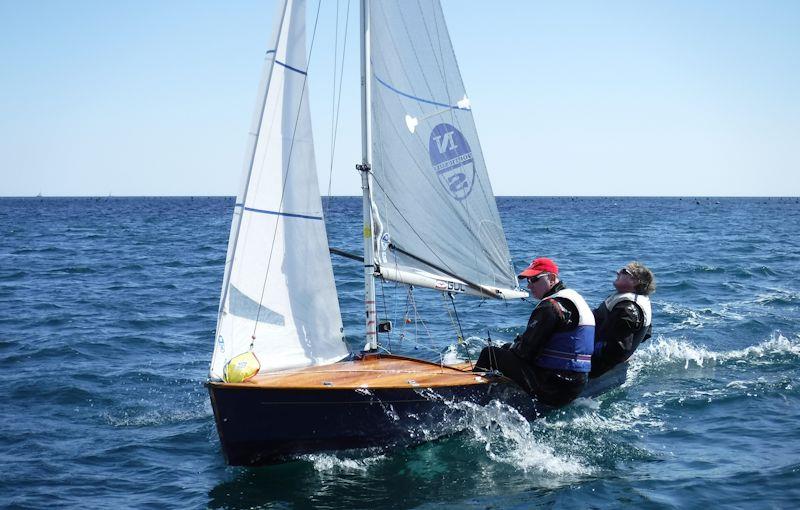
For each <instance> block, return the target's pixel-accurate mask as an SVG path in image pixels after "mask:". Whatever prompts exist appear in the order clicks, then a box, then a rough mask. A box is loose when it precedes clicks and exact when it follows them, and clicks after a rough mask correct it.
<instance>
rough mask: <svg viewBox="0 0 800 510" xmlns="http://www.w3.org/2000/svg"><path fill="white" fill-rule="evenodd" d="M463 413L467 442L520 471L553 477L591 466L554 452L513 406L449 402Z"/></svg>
mask: <svg viewBox="0 0 800 510" xmlns="http://www.w3.org/2000/svg"><path fill="white" fill-rule="evenodd" d="M452 405H453V406H454V407H458V408H459V409H460V410H462V411H465V414H464V416H463V417H462V418H461V420H460V423H459V426H460V427H461V430H463V431H464V432H466V433H467V434H468V437H469V440H470V441H473V442H476V443H478V444H479V445H481V446H482V447H483V449H484V451H485V452H486V455H487V456H488V457H489V458H490V459H491V460H493V461H495V462H502V463H504V464H508V465H511V466H514V467H515V468H518V469H521V470H523V471H529V470H536V471H540V472H543V473H548V474H553V475H585V474H589V473H592V472H593V469H592V468H591V466H588V465H586V464H584V463H583V462H582V461H581V459H580V458H576V457H574V456H572V455H570V454H563V453H557V452H556V450H555V449H554V448H553V447H552V446H551V445H548V444H547V443H546V442H545V441H543V440H542V438H541V437H539V435H538V434H537V431H536V429H535V428H533V427H532V426H531V424H530V423H529V422H528V421H527V420H526V419H525V418H524V417H523V416H522V415H520V414H519V413H518V412H517V410H516V409H514V408H513V407H511V406H509V405H507V404H504V403H502V402H499V401H497V400H495V401H492V402H490V403H489V404H488V405H486V406H478V405H475V404H472V403H469V402H461V403H453V404H452Z"/></svg>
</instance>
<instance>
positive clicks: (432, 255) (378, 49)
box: [369, 0, 526, 298]
mask: <svg viewBox="0 0 800 510" xmlns="http://www.w3.org/2000/svg"><path fill="white" fill-rule="evenodd" d="M369 10H370V14H369V19H370V29H369V33H370V43H371V48H370V52H371V64H372V78H371V80H372V81H371V84H370V87H371V89H370V90H371V109H372V161H371V163H372V170H373V187H372V193H373V198H374V210H373V229H374V232H375V239H376V255H375V259H376V262H377V264H378V265H379V266H380V272H381V274H382V276H383V277H384V278H386V279H390V280H397V281H401V282H404V283H410V284H415V285H421V286H425V287H432V288H437V289H440V290H449V291H456V292H460V291H463V292H471V293H477V294H480V295H490V296H494V297H506V298H507V297H521V296H525V295H526V294H525V293H523V292H520V291H518V290H515V289H517V280H516V277H515V274H514V270H513V266H512V264H511V262H510V256H509V252H508V245H507V244H506V239H505V234H504V233H503V228H502V225H501V223H500V217H499V214H498V212H497V205H496V203H495V199H494V194H493V193H492V188H491V184H490V183H489V178H488V174H487V171H486V164H485V162H484V160H483V153H482V152H481V147H480V143H479V141H478V134H477V132H476V129H475V124H474V121H473V117H472V111H471V105H470V101H469V99H468V98H467V95H466V92H465V89H464V85H463V83H462V80H461V75H460V73H459V70H458V65H457V63H456V58H455V55H454V53H453V48H452V45H451V43H450V37H449V35H448V32H447V27H446V25H445V22H444V18H443V15H442V10H441V6H440V5H439V2H438V1H435V0H433V1H429V0H420V1H417V2H403V1H399V0H392V1H380V0H378V1H372V2H370V4H369ZM395 247H396V249H394V248H395Z"/></svg>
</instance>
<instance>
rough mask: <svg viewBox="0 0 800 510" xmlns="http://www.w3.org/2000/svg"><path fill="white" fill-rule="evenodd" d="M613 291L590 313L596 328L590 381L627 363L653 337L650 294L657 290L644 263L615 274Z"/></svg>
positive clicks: (635, 264)
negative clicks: (640, 346) (637, 349)
mask: <svg viewBox="0 0 800 510" xmlns="http://www.w3.org/2000/svg"><path fill="white" fill-rule="evenodd" d="M614 289H615V290H616V292H615V293H613V294H611V295H610V296H608V297H607V298H606V299H605V301H603V302H602V303H600V306H598V307H597V308H595V309H594V311H593V312H592V313H593V314H594V318H595V323H596V324H597V328H596V329H595V342H594V354H593V355H592V371H591V373H590V374H589V377H590V378H595V377H598V376H600V375H603V374H604V373H606V372H608V371H609V370H611V369H612V368H614V367H615V366H617V365H618V364H619V363H622V362H623V361H625V360H627V359H628V358H629V357H631V355H632V354H633V353H634V351H636V348H637V347H639V344H640V343H642V342H644V341H645V340H647V339H648V338H650V336H651V335H652V330H653V327H652V315H653V314H652V311H651V308H650V298H649V295H650V294H652V293H653V292H654V291H655V289H656V283H655V278H654V277H653V273H652V272H651V271H650V270H649V269H648V268H647V267H646V266H645V265H644V264H642V263H640V262H631V263H629V264H628V265H626V266H625V267H623V268H622V269H620V270H619V271H617V277H616V279H615V280H614Z"/></svg>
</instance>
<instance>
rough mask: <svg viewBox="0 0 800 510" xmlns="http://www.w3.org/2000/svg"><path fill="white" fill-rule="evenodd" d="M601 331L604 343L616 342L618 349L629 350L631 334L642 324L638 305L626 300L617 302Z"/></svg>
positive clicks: (631, 344) (631, 342) (631, 340)
mask: <svg viewBox="0 0 800 510" xmlns="http://www.w3.org/2000/svg"><path fill="white" fill-rule="evenodd" d="M604 326H605V327H604V328H603V330H602V331H601V338H603V339H604V340H606V345H609V344H610V343H613V344H616V347H617V348H618V349H621V350H623V351H629V350H631V348H632V347H633V335H634V334H635V333H636V331H638V330H639V328H640V327H641V326H642V314H641V311H640V310H639V307H638V306H636V305H635V304H633V303H631V302H630V301H628V302H622V303H617V306H615V307H614V308H613V309H612V310H611V313H609V315H608V320H606V322H605V324H604Z"/></svg>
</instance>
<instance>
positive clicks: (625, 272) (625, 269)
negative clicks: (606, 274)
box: [617, 267, 634, 278]
mask: <svg viewBox="0 0 800 510" xmlns="http://www.w3.org/2000/svg"><path fill="white" fill-rule="evenodd" d="M624 274H626V275H628V276H630V277H631V278H634V276H633V273H631V272H630V270H629V269H628V268H627V267H623V268H622V269H620V270H619V271H617V276H622V275H624Z"/></svg>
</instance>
